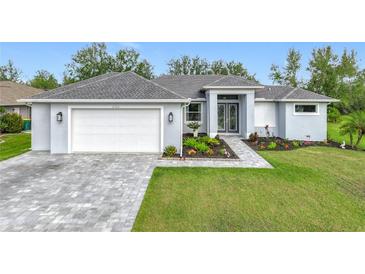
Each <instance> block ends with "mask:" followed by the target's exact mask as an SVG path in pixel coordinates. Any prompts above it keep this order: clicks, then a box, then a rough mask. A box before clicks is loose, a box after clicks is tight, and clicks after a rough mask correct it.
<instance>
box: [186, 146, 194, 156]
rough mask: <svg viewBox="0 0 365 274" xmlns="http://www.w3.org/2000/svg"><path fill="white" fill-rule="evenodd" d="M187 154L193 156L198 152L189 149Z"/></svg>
mask: <svg viewBox="0 0 365 274" xmlns="http://www.w3.org/2000/svg"><path fill="white" fill-rule="evenodd" d="M187 153H188V155H190V156H192V155H195V154H196V150H195V149H193V148H191V149H188V150H187Z"/></svg>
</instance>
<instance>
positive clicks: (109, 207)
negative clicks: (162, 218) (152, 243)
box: [0, 152, 158, 231]
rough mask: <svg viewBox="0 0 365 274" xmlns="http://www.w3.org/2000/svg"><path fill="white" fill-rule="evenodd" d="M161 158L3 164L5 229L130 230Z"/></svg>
mask: <svg viewBox="0 0 365 274" xmlns="http://www.w3.org/2000/svg"><path fill="white" fill-rule="evenodd" d="M157 158H158V155H145V154H144V155H126V154H63V155H59V154H58V155H54V154H49V153H45V152H28V153H25V154H23V155H20V156H18V157H15V158H12V159H9V160H6V161H2V162H0V174H1V175H0V231H130V230H131V228H132V226H133V223H134V220H135V218H136V215H137V213H138V210H139V207H140V205H141V202H142V199H143V196H144V193H145V191H146V189H147V186H148V182H149V180H150V177H151V175H152V171H153V169H154V167H155V162H156V160H157Z"/></svg>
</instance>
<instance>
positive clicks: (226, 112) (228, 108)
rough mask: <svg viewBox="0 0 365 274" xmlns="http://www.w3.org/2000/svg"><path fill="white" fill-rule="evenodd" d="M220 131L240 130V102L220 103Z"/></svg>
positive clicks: (236, 131) (231, 131) (235, 131)
mask: <svg viewBox="0 0 365 274" xmlns="http://www.w3.org/2000/svg"><path fill="white" fill-rule="evenodd" d="M217 115H218V132H219V133H238V132H239V122H238V120H239V104H238V103H218V114H217Z"/></svg>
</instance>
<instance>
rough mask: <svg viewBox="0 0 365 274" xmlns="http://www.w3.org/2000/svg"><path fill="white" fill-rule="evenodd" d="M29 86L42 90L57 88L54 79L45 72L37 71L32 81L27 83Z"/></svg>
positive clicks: (50, 74)
mask: <svg viewBox="0 0 365 274" xmlns="http://www.w3.org/2000/svg"><path fill="white" fill-rule="evenodd" d="M29 85H30V86H32V87H34V88H40V89H44V90H50V89H54V88H56V87H58V86H59V85H58V82H57V79H56V77H55V76H54V75H53V74H52V73H49V72H48V71H46V70H38V71H37V72H36V74H35V75H34V77H33V79H32V80H30V81H29Z"/></svg>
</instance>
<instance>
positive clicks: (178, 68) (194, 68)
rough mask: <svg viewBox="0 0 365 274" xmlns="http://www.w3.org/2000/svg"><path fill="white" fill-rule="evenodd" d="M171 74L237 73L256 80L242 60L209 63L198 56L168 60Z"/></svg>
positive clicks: (185, 56) (184, 56)
mask: <svg viewBox="0 0 365 274" xmlns="http://www.w3.org/2000/svg"><path fill="white" fill-rule="evenodd" d="M167 65H168V67H169V74H171V75H206V74H216V75H236V76H241V77H243V78H244V79H247V80H254V81H256V79H255V75H254V74H253V75H251V74H249V72H248V71H247V69H246V68H245V67H244V65H243V64H242V63H241V62H235V61H230V62H226V61H224V60H216V61H213V62H212V63H209V62H208V61H207V60H206V59H204V58H200V57H199V56H196V57H194V58H191V57H189V56H187V55H183V56H181V57H180V58H177V59H171V60H170V61H169V62H168V64H167Z"/></svg>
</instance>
